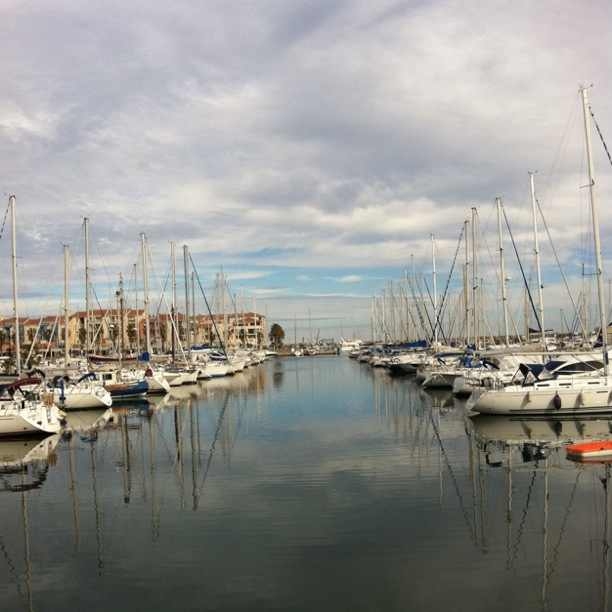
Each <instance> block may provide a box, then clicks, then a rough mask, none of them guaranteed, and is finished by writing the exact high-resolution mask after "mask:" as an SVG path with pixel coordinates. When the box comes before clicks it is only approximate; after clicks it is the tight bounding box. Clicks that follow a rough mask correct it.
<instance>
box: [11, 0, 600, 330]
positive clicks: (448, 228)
mask: <svg viewBox="0 0 612 612" xmlns="http://www.w3.org/2000/svg"><path fill="white" fill-rule="evenodd" d="M611 13H612V6H611V5H610V3H609V2H606V1H603V0H602V1H597V0H595V1H591V2H587V3H575V2H569V1H565V2H560V1H543V2H538V3H533V2H521V1H515V2H500V1H489V2H470V1H461V2H452V1H451V2H443V1H432V2H423V1H417V2H397V1H385V0H381V1H378V2H363V1H358V0H354V1H353V0H338V1H335V2H330V1H329V0H325V1H323V0H312V1H300V0H295V1H292V2H286V1H285V0H274V1H267V0H260V1H257V2H248V1H246V0H245V1H241V2H232V1H227V0H224V1H223V2H215V1H208V2H196V1H177V2H172V3H151V2H144V1H141V0H133V1H131V2H129V3H125V2H113V1H105V2H104V3H102V2H95V1H90V2H77V1H73V0H49V1H48V2H44V3H41V2H32V1H29V2H28V1H25V2H24V1H19V2H17V1H13V0H0V35H1V37H2V41H3V51H2V54H0V70H1V73H2V75H3V87H2V96H0V168H1V169H2V173H1V174H0V188H1V190H2V194H3V198H4V200H5V201H8V195H9V194H11V193H14V194H15V195H16V197H17V209H18V213H17V228H18V266H19V287H20V302H21V308H22V310H23V311H24V312H27V313H30V314H34V313H37V312H41V311H48V312H53V311H55V310H57V308H58V305H59V299H60V295H61V292H62V278H63V277H62V275H63V263H62V244H64V243H66V244H69V245H70V248H71V253H72V257H73V261H72V265H71V291H70V294H71V305H72V306H73V307H74V308H82V305H83V299H84V298H83V296H84V290H83V236H82V219H83V217H84V216H87V217H88V218H89V219H90V233H91V258H92V263H91V265H92V269H93V281H94V286H95V287H96V292H97V295H99V297H100V300H101V302H104V301H105V300H106V301H108V296H109V295H110V294H111V292H112V289H113V288H114V286H115V284H116V282H117V279H118V274H119V272H120V271H121V272H123V274H124V275H125V276H126V278H129V276H130V275H131V273H132V272H131V270H132V265H133V264H134V263H135V262H137V261H138V242H139V234H140V233H141V232H144V233H146V235H147V237H148V241H149V244H150V248H151V253H152V255H153V262H154V264H153V269H152V271H151V274H152V277H153V280H152V286H153V287H157V292H158V293H159V292H160V291H161V289H160V287H161V286H162V285H163V282H164V278H165V275H166V274H167V270H168V266H169V241H171V240H172V241H176V243H177V245H178V246H179V249H180V247H181V246H182V245H183V244H188V245H189V247H190V249H191V252H192V256H193V259H194V261H195V263H196V266H197V269H198V274H199V276H200V277H201V279H202V283H203V286H205V287H207V288H208V289H210V288H211V286H212V285H213V283H214V275H215V273H216V272H217V271H218V270H219V269H220V267H221V266H223V269H224V272H225V273H226V274H227V276H228V278H229V280H230V283H231V291H232V293H235V294H236V295H237V296H242V295H244V296H245V298H244V303H245V304H246V303H249V304H251V306H255V307H256V308H257V309H258V310H260V311H263V312H265V313H267V314H268V317H269V318H270V319H271V320H278V321H279V322H281V324H283V325H284V326H285V327H288V328H291V332H290V331H289V329H288V330H287V331H288V334H290V333H292V331H293V329H292V328H293V327H296V328H298V329H297V330H296V332H295V333H296V335H297V336H308V335H309V334H310V333H313V334H314V335H316V334H320V335H321V336H323V337H326V336H336V337H337V336H339V335H340V334H344V335H345V336H353V335H354V336H360V335H361V336H367V335H368V334H369V322H368V316H369V315H368V313H369V303H370V296H372V295H375V294H380V291H381V290H382V288H383V287H385V286H388V283H389V281H392V280H394V281H395V280H397V279H399V278H401V277H402V276H403V274H404V271H405V269H406V268H407V267H409V266H411V255H412V256H413V258H414V265H415V269H416V270H417V273H419V274H425V275H431V271H432V264H431V259H430V257H431V238H430V234H431V233H434V234H435V237H436V245H437V265H438V273H439V280H438V284H439V285H440V286H443V285H444V284H445V281H446V275H447V274H448V271H449V269H450V267H451V263H452V259H453V255H454V252H455V249H456V243H457V238H458V236H459V232H460V230H461V224H462V222H463V220H464V219H465V218H466V216H467V215H468V214H469V210H470V208H471V207H472V206H476V207H478V210H479V216H480V219H481V224H480V236H481V241H480V242H481V249H480V255H479V257H480V258H481V265H480V270H481V274H482V275H483V277H484V278H485V281H484V283H485V284H486V286H487V290H488V291H489V293H490V296H489V302H490V304H491V309H492V311H494V310H496V309H497V310H499V308H498V306H496V304H498V301H499V298H498V293H499V289H498V288H497V282H496V280H495V279H496V276H495V274H496V271H495V270H496V264H495V257H496V252H495V249H496V248H497V247H496V244H497V225H496V217H495V209H494V200H495V197H496V196H502V197H503V200H504V205H505V207H506V211H507V213H508V216H509V219H510V222H511V224H512V229H513V235H514V237H515V239H516V242H517V249H518V251H519V254H520V255H521V257H522V259H523V260H524V265H525V268H526V273H527V274H529V275H533V244H532V235H531V220H530V195H529V182H528V171H529V170H537V172H538V174H537V175H536V183H537V187H536V188H537V192H538V199H539V201H540V203H541V205H542V209H543V212H544V215H545V217H546V220H547V223H548V226H549V230H550V233H551V236H552V239H553V241H554V244H555V247H556V249H557V252H558V253H559V257H560V259H561V262H562V264H563V267H564V270H565V272H566V274H567V275H568V277H569V279H570V285H571V286H572V290H573V291H574V292H577V291H578V290H579V288H580V283H581V282H582V280H581V269H582V267H581V263H582V262H584V263H585V265H586V267H585V270H586V272H587V274H590V273H592V261H593V256H592V247H591V246H590V244H591V243H590V225H589V222H590V221H589V220H590V217H589V215H590V212H589V208H588V199H587V192H586V190H585V189H583V188H582V187H583V186H584V185H585V183H586V175H585V153H584V137H583V132H582V129H583V127H582V116H581V112H582V111H581V108H580V103H579V96H578V87H579V84H581V83H584V84H591V83H592V84H593V89H592V90H591V91H590V96H591V100H592V103H593V110H594V112H595V115H596V118H597V120H598V122H599V124H600V126H601V129H602V132H603V134H604V137H607V138H609V139H610V141H611V142H612V96H611V94H612V85H611V83H610V80H609V79H610V74H612V47H610V45H609V44H608V42H607V41H608V35H609V29H610V23H612V14H611ZM593 147H594V153H595V166H596V178H597V185H596V186H597V197H598V202H599V207H600V213H601V231H602V241H603V251H604V259H605V260H606V266H605V267H606V268H607V269H608V270H612V261H610V259H612V253H611V249H610V247H609V246H608V241H607V236H608V235H609V233H610V231H611V230H612V221H611V220H610V218H609V215H608V214H607V211H608V210H609V209H610V208H609V202H610V197H611V196H612V186H611V185H612V182H611V179H612V173H611V167H610V164H609V162H608V160H607V158H606V157H605V155H604V152H603V147H602V146H601V144H600V142H599V140H598V139H597V136H596V135H594V141H593ZM0 208H2V209H3V208H4V205H1V206H0ZM0 212H1V213H3V212H4V211H3V210H1V211H0ZM540 226H541V222H540ZM7 229H8V226H7V228H5V230H4V233H3V235H2V237H1V238H0V253H1V257H2V261H3V262H5V263H4V265H5V274H4V275H2V279H1V280H0V310H1V311H3V312H4V313H5V314H9V313H10V309H11V303H10V298H11V288H10V261H9V254H10V241H9V234H8V231H7ZM540 230H541V231H540V242H541V251H542V259H543V266H544V285H545V290H544V294H545V297H544V299H545V306H546V317H547V320H548V321H550V322H551V324H552V325H558V323H559V319H560V314H559V309H560V308H566V309H568V310H569V309H570V308H571V305H570V301H569V298H568V297H567V295H566V293H565V290H564V289H563V287H562V283H561V276H560V273H559V270H558V268H557V266H556V264H555V261H554V257H553V253H552V249H551V248H550V245H549V243H548V240H547V238H546V235H545V234H544V231H543V230H542V227H540ZM506 240H507V238H506ZM506 255H507V259H508V263H507V268H508V275H509V276H510V277H511V280H510V282H509V288H510V294H511V295H510V302H511V305H512V308H513V309H514V310H516V309H517V308H519V305H520V303H522V290H521V281H520V278H519V276H520V272H519V271H518V268H517V266H516V263H515V258H511V257H510V255H511V247H510V245H509V244H506ZM181 266H182V262H181V263H180V265H179V269H182V268H181ZM138 274H139V275H140V273H138ZM610 275H612V272H611V273H610ZM607 277H608V274H607V273H606V278H607ZM587 279H590V280H589V282H591V281H592V277H587ZM459 283H460V277H459V276H457V275H455V277H454V278H453V280H452V282H451V287H454V288H455V289H456V288H457V287H458V284H459ZM491 316H492V317H494V315H493V314H492V315H491Z"/></svg>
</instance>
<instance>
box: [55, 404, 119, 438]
mask: <svg viewBox="0 0 612 612" xmlns="http://www.w3.org/2000/svg"><path fill="white" fill-rule="evenodd" d="M115 418H116V413H115V412H114V411H113V409H112V408H108V409H107V410H72V411H70V412H68V413H67V414H66V431H67V432H68V433H78V434H79V436H80V437H81V439H83V440H91V439H95V438H96V437H97V433H98V431H100V430H101V429H104V428H105V427H106V426H107V425H108V424H109V423H110V422H112V421H114V419H115Z"/></svg>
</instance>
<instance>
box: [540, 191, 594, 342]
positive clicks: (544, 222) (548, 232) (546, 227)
mask: <svg viewBox="0 0 612 612" xmlns="http://www.w3.org/2000/svg"><path fill="white" fill-rule="evenodd" d="M536 204H537V206H538V210H539V211H540V218H541V219H542V224H543V225H544V229H545V230H546V236H547V237H548V242H550V247H551V249H552V252H553V255H554V256H555V261H556V262H557V267H558V268H559V272H561V278H562V279H563V284H564V285H565V290H566V291H567V295H568V296H569V299H570V301H571V303H572V307H573V308H574V313H575V314H576V315H578V306H577V305H576V302H575V301H574V296H573V295H572V292H571V291H570V288H569V283H568V282H567V277H566V276H565V272H564V271H563V268H562V267H561V261H560V260H559V255H558V253H557V249H556V248H555V245H554V244H553V240H552V236H551V235H550V230H549V229H548V223H546V218H545V217H544V212H543V211H542V207H541V206H540V201H539V200H538V198H536ZM578 318H579V321H580V327H582V333H583V334H584V335H585V336H586V330H585V328H584V323H583V321H582V318H581V317H578Z"/></svg>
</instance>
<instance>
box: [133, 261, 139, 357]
mask: <svg viewBox="0 0 612 612" xmlns="http://www.w3.org/2000/svg"><path fill="white" fill-rule="evenodd" d="M134 310H135V313H134V323H135V327H136V355H140V324H139V323H140V321H139V320H138V274H137V265H136V264H134Z"/></svg>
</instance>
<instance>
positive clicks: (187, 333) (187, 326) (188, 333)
mask: <svg viewBox="0 0 612 612" xmlns="http://www.w3.org/2000/svg"><path fill="white" fill-rule="evenodd" d="M183 267H184V268H185V343H186V344H187V351H188V352H189V350H190V349H189V347H190V346H191V319H190V318H189V247H188V246H187V245H186V244H184V245H183Z"/></svg>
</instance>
